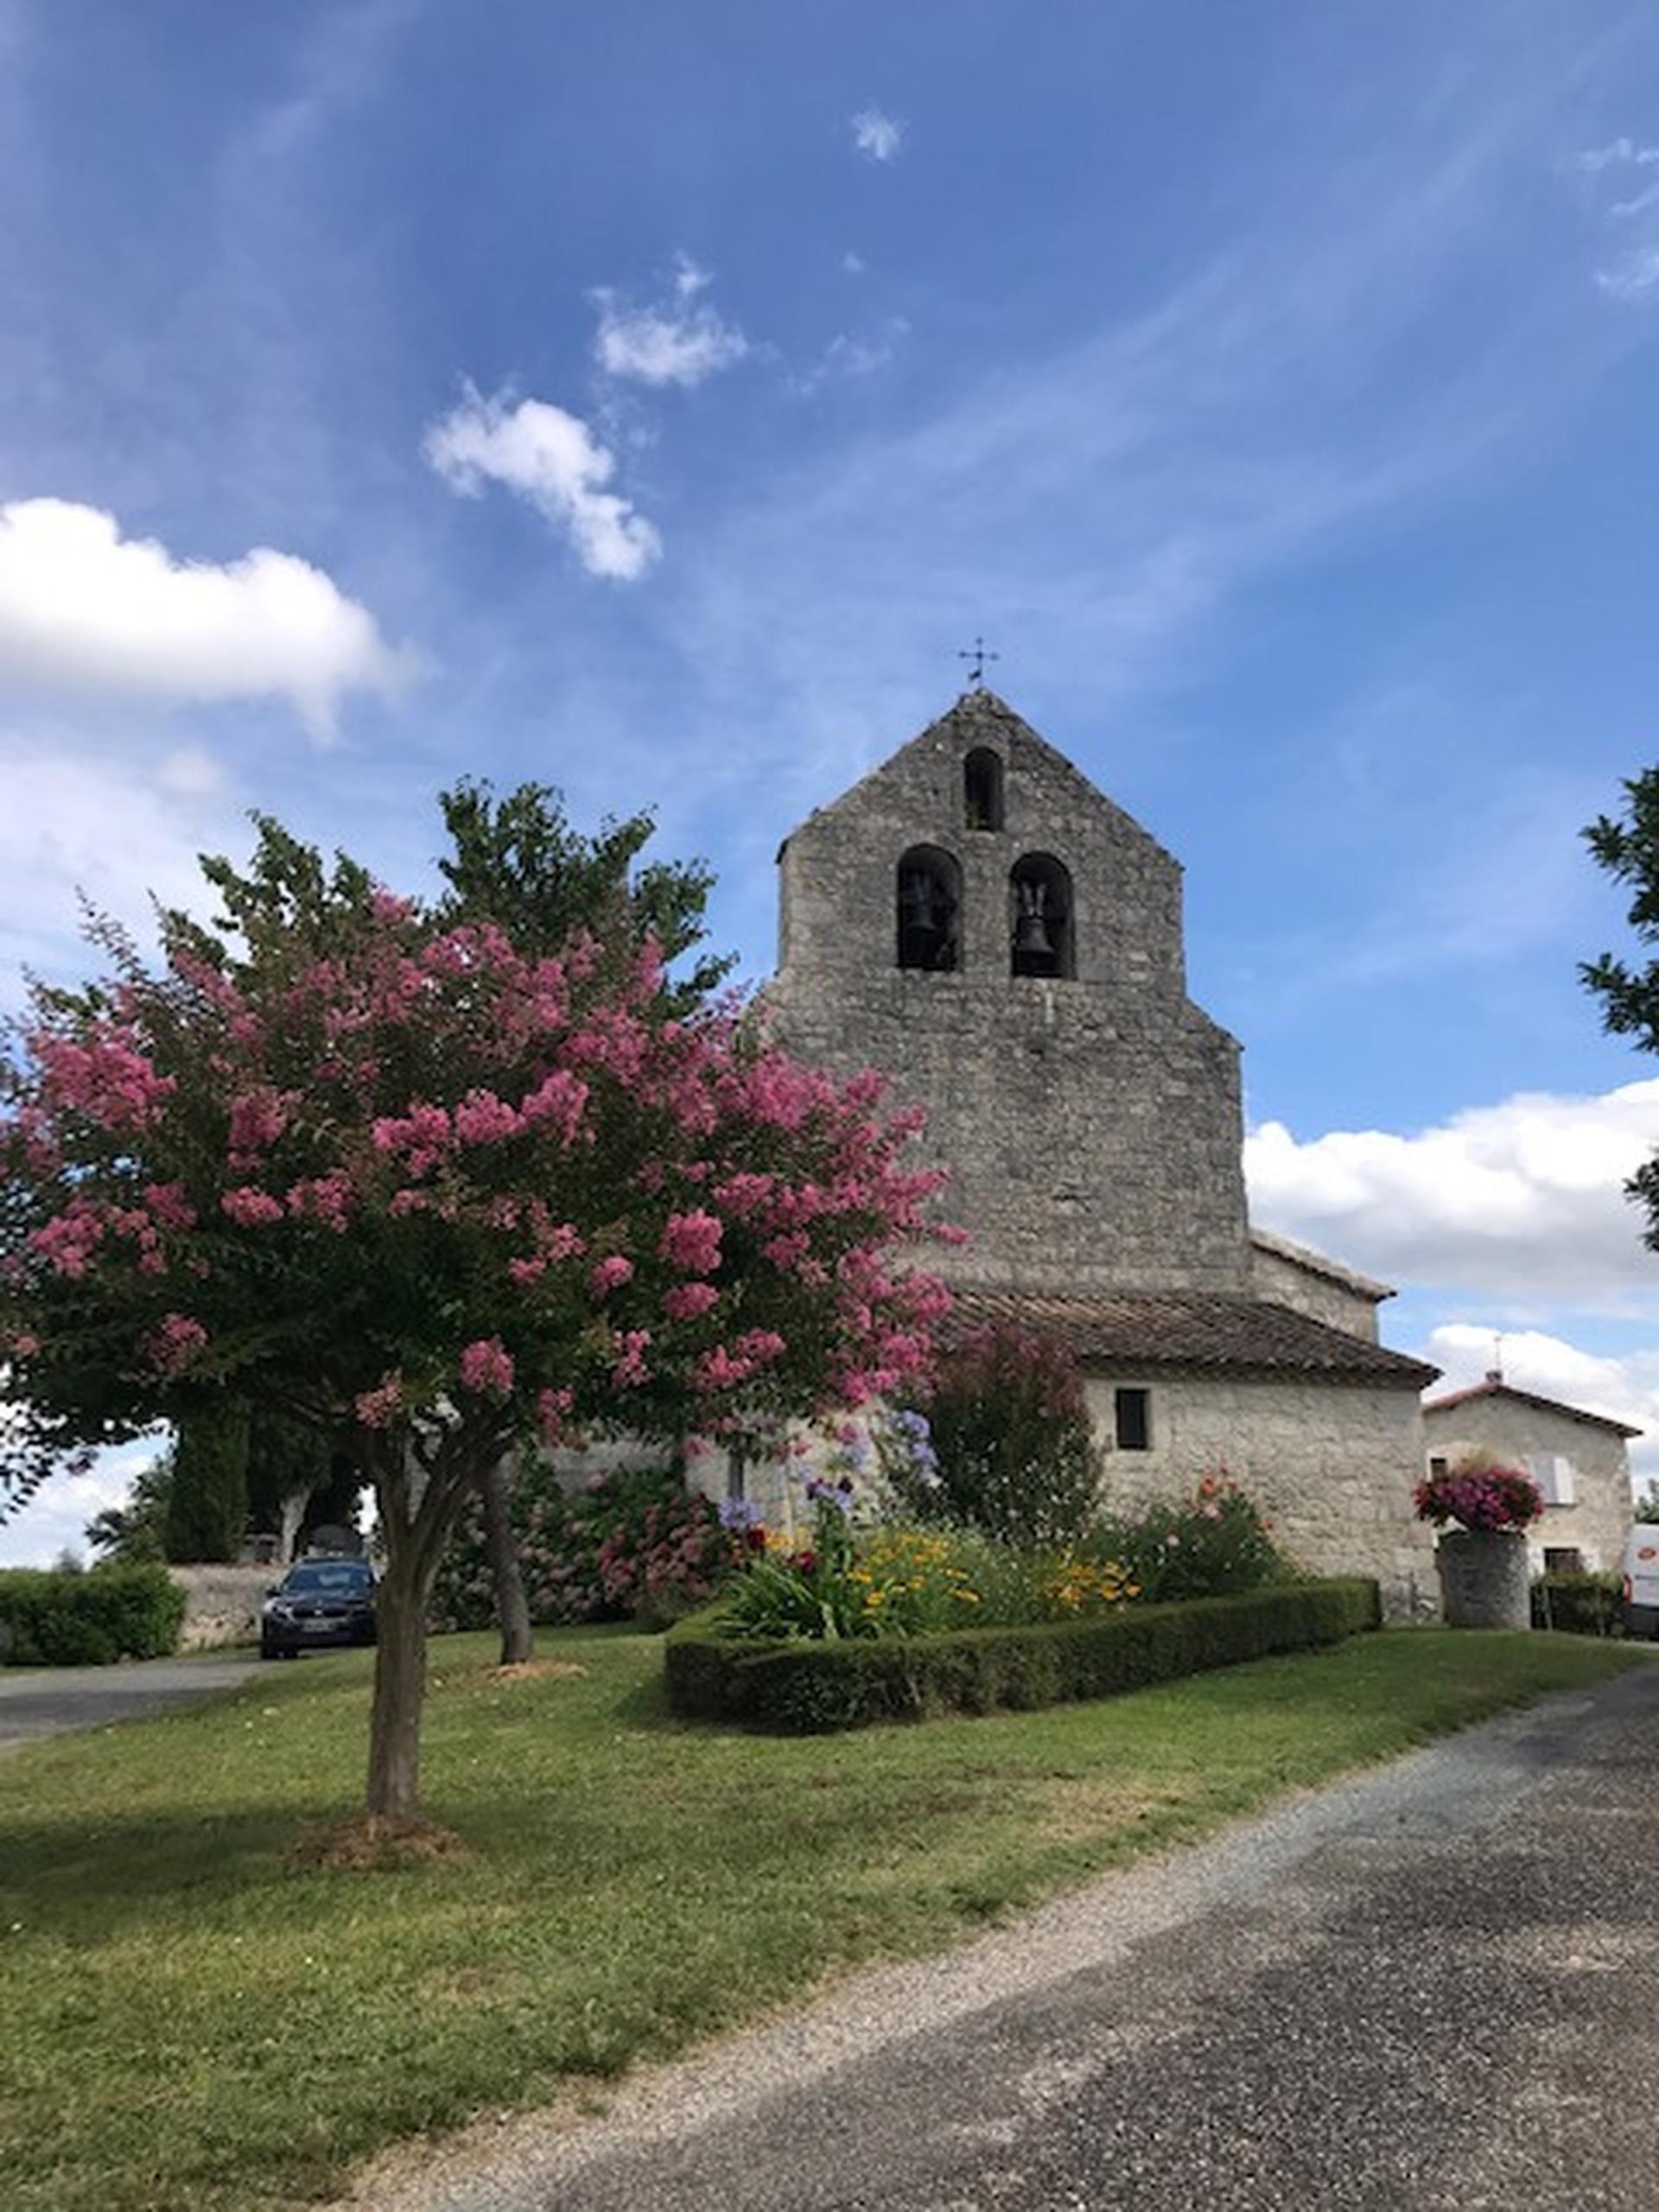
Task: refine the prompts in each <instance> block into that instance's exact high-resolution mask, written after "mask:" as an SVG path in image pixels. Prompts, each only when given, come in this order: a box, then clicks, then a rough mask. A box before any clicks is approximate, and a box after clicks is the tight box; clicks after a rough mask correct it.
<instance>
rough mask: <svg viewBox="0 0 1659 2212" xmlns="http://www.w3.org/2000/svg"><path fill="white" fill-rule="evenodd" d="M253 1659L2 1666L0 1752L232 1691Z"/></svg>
mask: <svg viewBox="0 0 1659 2212" xmlns="http://www.w3.org/2000/svg"><path fill="white" fill-rule="evenodd" d="M259 1663H260V1662H259V1661H258V1660H257V1659H252V1658H249V1657H248V1656H246V1655H245V1653H240V1652H238V1653H230V1652H222V1651H200V1652H191V1653H187V1654H186V1656H184V1657H182V1658H180V1659H139V1660H129V1661H127V1662H125V1663H124V1664H123V1665H121V1666H118V1667H38V1668H36V1667H31V1668H21V1667H20V1668H0V1753H3V1752H5V1751H15V1750H16V1747H17V1746H18V1745H19V1744H27V1743H29V1742H32V1741H33V1740H34V1738H35V1737H37V1736H58V1735H61V1734H62V1733H63V1732H65V1731H66V1730H67V1729H70V1728H102V1727H104V1726H106V1725H107V1724H108V1723H109V1722H110V1721H111V1720H128V1719H132V1718H133V1717H134V1716H135V1715H136V1714H138V1713H161V1712H164V1711H165V1710H166V1708H167V1707H168V1706H170V1705H181V1704H184V1703H186V1702H188V1700H190V1699H193V1698H198V1697H206V1696H207V1694H209V1692H210V1691H213V1690H223V1689H230V1688H232V1687H233V1686H234V1685H235V1684H236V1683H238V1682H239V1681H245V1679H246V1677H247V1676H248V1675H251V1674H253V1673H254V1672H256V1671H257V1668H258V1666H259Z"/></svg>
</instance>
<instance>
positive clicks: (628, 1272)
mask: <svg viewBox="0 0 1659 2212" xmlns="http://www.w3.org/2000/svg"><path fill="white" fill-rule="evenodd" d="M632 1280H633V1262H632V1260H626V1259H624V1258H623V1256H622V1255H621V1253H620V1252H609V1253H607V1255H606V1256H605V1257H604V1258H603V1259H602V1260H601V1261H599V1262H596V1264H595V1265H594V1268H593V1270H592V1272H591V1273H590V1274H589V1275H588V1282H589V1283H590V1284H591V1285H592V1287H593V1293H594V1297H595V1298H608V1297H609V1296H610V1294H611V1293H612V1292H613V1290H620V1288H621V1287H622V1285H623V1284H624V1283H625V1282H632Z"/></svg>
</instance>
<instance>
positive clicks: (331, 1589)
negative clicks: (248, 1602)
mask: <svg viewBox="0 0 1659 2212" xmlns="http://www.w3.org/2000/svg"><path fill="white" fill-rule="evenodd" d="M373 1642H374V1573H373V1570H372V1568H371V1567H369V1565H368V1563H367V1562H366V1560H360V1559H302V1560H300V1561H299V1563H298V1564H297V1565H296V1566H294V1567H289V1570H288V1573H286V1574H285V1575H284V1576H283V1579H282V1580H281V1581H280V1582H278V1583H277V1584H276V1585H275V1586H274V1587H273V1588H272V1590H271V1591H270V1595H269V1596H268V1597H267V1598H266V1599H265V1602H264V1609H263V1611H261V1613H260V1616H259V1656H260V1657H261V1658H262V1659H292V1658H295V1657H296V1656H298V1654H299V1653H300V1652H302V1651H315V1650H321V1649H326V1648H327V1646H328V1645H329V1644H331V1643H373Z"/></svg>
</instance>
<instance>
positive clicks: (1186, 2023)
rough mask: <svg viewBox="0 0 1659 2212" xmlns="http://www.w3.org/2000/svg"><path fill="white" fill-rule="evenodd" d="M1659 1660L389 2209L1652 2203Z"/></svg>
mask: <svg viewBox="0 0 1659 2212" xmlns="http://www.w3.org/2000/svg"><path fill="white" fill-rule="evenodd" d="M1656 2114H1659V1665H1656V1666H1653V1667H1644V1668H1642V1669H1636V1670H1633V1671H1632V1672H1631V1673H1630V1674H1628V1675H1624V1676H1622V1677H1620V1678H1618V1680H1616V1681H1613V1682H1612V1683H1610V1684H1608V1685H1606V1686H1605V1688H1602V1689H1600V1690H1598V1691H1596V1692H1595V1693H1593V1694H1592V1695H1590V1696H1586V1697H1574V1698H1572V1699H1558V1700H1552V1701H1551V1702H1550V1703H1549V1704H1548V1705H1546V1706H1542V1707H1537V1708H1535V1710H1534V1711H1533V1712H1531V1713H1525V1714H1522V1715H1519V1716H1516V1717H1514V1718H1512V1719H1507V1720H1503V1721H1499V1722H1497V1723H1494V1724H1491V1725H1490V1726H1486V1727H1484V1728H1480V1729H1477V1730H1473V1731H1471V1732H1469V1733H1468V1734H1466V1735H1464V1736H1461V1737H1458V1738H1453V1739H1452V1740H1451V1741H1450V1742H1448V1743H1446V1744H1445V1745H1439V1746H1436V1747H1434V1748H1433V1749H1431V1750H1428V1751H1422V1752H1418V1753H1415V1754H1414V1755H1413V1756H1412V1757H1410V1758H1407V1759H1404V1760H1401V1761H1399V1762H1397V1763H1396V1764H1394V1765H1392V1766H1390V1767H1387V1768H1384V1769H1383V1770H1378V1771H1376V1772H1375V1773H1372V1774H1370V1775H1367V1776H1364V1777H1360V1778H1359V1779H1358V1780H1357V1781H1355V1782H1352V1783H1344V1784H1341V1785H1338V1787H1336V1788H1334V1789H1327V1790H1324V1791H1321V1792H1319V1793H1317V1794H1316V1795H1313V1796H1307V1797H1305V1798H1302V1799H1300V1800H1299V1801H1297V1802H1294V1803H1292V1804H1290V1805H1288V1806H1286V1807H1283V1808H1281V1809H1280V1810H1278V1811H1277V1812H1275V1813H1274V1814H1271V1815H1268V1816H1267V1817H1266V1818H1265V1819H1262V1820H1261V1821H1253V1822H1250V1823H1248V1824H1245V1825H1243V1826H1241V1827H1237V1828H1235V1829H1233V1830H1231V1831H1230V1832H1229V1834H1226V1835H1225V1836H1224V1837H1222V1838H1219V1839H1217V1840H1215V1841H1213V1842H1211V1843H1209V1844H1206V1845H1203V1846H1200V1847H1197V1848H1195V1849H1192V1850H1188V1851H1185V1852H1177V1853H1171V1854H1167V1855H1166V1856H1165V1857H1163V1858H1162V1859H1160V1860H1158V1861H1155V1862H1148V1863H1146V1864H1143V1865H1142V1866H1139V1867H1137V1868H1135V1869H1131V1870H1130V1871H1128V1872H1126V1873H1124V1874H1122V1875H1118V1876H1114V1877H1112V1878H1109V1879H1107V1880H1106V1881H1104V1882H1102V1883H1100V1884H1098V1885H1096V1886H1095V1887H1094V1888H1092V1889H1091V1890H1090V1891H1087V1892H1085V1893H1084V1894H1083V1895H1082V1896H1080V1897H1072V1898H1070V1899H1067V1900H1064V1901H1062V1902H1060V1903H1058V1904H1055V1905H1052V1906H1050V1907H1047V1908H1046V1909H1045V1910H1043V1911H1042V1912H1040V1913H1039V1914H1036V1915H1034V1916H1032V1918H1030V1919H1029V1920H1027V1921H1026V1922H1024V1923H1021V1924H1020V1926H1018V1927H1016V1928H1013V1929H1007V1930H1004V1931H1000V1932H998V1933H997V1934H995V1935H993V1936H988V1937H987V1938H985V1939H984V1940H983V1941H982V1942H978V1943H976V1944H975V1945H973V1946H972V1947H971V1948H969V1949H967V1950H965V1951H963V1952H959V1953H957V1954H956V1955H953V1956H952V1957H950V1959H947V1960H944V1961H936V1962H934V1963H933V1964H931V1965H927V1966H918V1967H903V1968H896V1969H884V1970H882V1971H881V1972H879V1973H876V1974H869V1975H866V1976H863V1977H861V1978H860V1979H859V1980H857V1981H856V1982H855V1983H853V1984H850V1985H849V1986H847V1987H846V1988H845V1989H843V1990H842V1992H841V1993H839V1994H838V1995H836V1996H835V1997H834V1998H832V1999H828V2000H826V2001H824V2002H823V2003H822V2004H820V2005H817V2006H816V2007H814V2008H813V2010H812V2011H811V2012H808V2013H806V2014H804V2015H800V2016H798V2017H797V2018H795V2019H793V2020H791V2021H789V2022H786V2023H785V2024H782V2025H781V2026H779V2027H778V2028H776V2029H773V2030H770V2031H765V2032H763V2033H760V2034H759V2035H754V2036H750V2037H743V2038H741V2039H737V2040H734V2041H733V2042H730V2043H728V2044H722V2045H721V2046H720V2047H719V2048H718V2049H717V2050H714V2051H711V2052H709V2053H708V2054H706V2055H704V2056H702V2058H700V2059H694V2060H692V2061H690V2062H689V2063H684V2064H681V2065H678V2066H676V2067H674V2068H672V2069H665V2070H664V2071H663V2072H660V2073H658V2075H655V2076H653V2077H652V2078H651V2079H649V2080H647V2081H646V2082H643V2083H642V2084H641V2085H640V2086H639V2087H638V2088H634V2089H631V2090H629V2091H627V2092H626V2093H624V2094H621V2095H620V2096H619V2097H618V2099H617V2100H616V2102H615V2104H614V2105H613V2108H612V2111H611V2113H610V2114H609V2115H608V2117H607V2118H606V2119H604V2120H601V2121H598V2122H594V2123H589V2124H587V2125H585V2126H579V2127H576V2128H575V2129H574V2130H572V2129H568V2128H567V2129H565V2130H564V2131H563V2132H561V2131H559V2130H556V2128H555V2127H554V2126H552V2125H551V2124H550V2122H549V2121H548V2120H546V2119H545V2118H544V2119H543V2120H541V2121H539V2122H538V2121H537V2120H535V2119H533V2118H531V2119H528V2120H518V2121H512V2122H508V2123H505V2124H503V2125H502V2126H499V2127H498V2128H497V2129H496V2130H494V2131H493V2133H484V2132H480V2133H476V2134H475V2135H474V2137H473V2138H471V2139H469V2140H467V2141H465V2142H462V2143H459V2144H457V2145H454V2147H453V2148H452V2149H450V2150H448V2151H447V2152H443V2153H442V2154H441V2155H437V2156H434V2155H433V2154H432V2153H431V2152H424V2153H423V2155H422V2158H421V2159H420V2161H419V2162H418V2163H417V2162H416V2161H415V2160H413V2159H410V2160H408V2161H407V2162H406V2163H405V2164H404V2165H403V2166H402V2167H401V2168H400V2166H399V2165H398V2164H397V2161H396V2160H395V2159H394V2160H393V2161H392V2162H391V2163H390V2164H388V2166H387V2167H385V2168H384V2169H382V2170H381V2172H380V2174H379V2175H378V2177H375V2178H374V2179H373V2180H372V2181H365V2184H364V2187H363V2190H362V2191H361V2193H360V2195H359V2197H358V2198H357V2199H356V2200H354V2202H356V2203H358V2204H359V2205H367V2206H372V2207H373V2208H374V2212H876V2208H880V2212H1083V2208H1088V2212H1096V2208H1111V2209H1112V2212H1175V2208H1180V2209H1181V2212H1187V2208H1190V2207H1192V2206H1194V2205H1199V2206H1203V2207H1204V2208H1205V2212H1325V2208H1330V2212H1338V2208H1340V2212H1452V2208H1456V2212H1499V2209H1500V2208H1502V2212H1511V2208H1514V2207H1517V2206H1520V2207H1524V2208H1525V2212H1592V2209H1593V2208H1597V2207H1602V2206H1605V2207H1608V2208H1610V2209H1611V2208H1613V2207H1618V2212H1644V2208H1651V2207H1655V2206H1659V2120H1656Z"/></svg>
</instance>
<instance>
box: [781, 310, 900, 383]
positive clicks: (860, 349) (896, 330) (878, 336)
mask: <svg viewBox="0 0 1659 2212" xmlns="http://www.w3.org/2000/svg"><path fill="white" fill-rule="evenodd" d="M909 328H910V324H909V323H908V321H906V318H905V317H904V316H903V315H893V316H891V317H890V318H889V319H888V321H887V322H885V323H884V324H883V325H882V327H881V328H880V331H876V332H870V331H866V332H864V333H862V334H857V335H855V334H853V333H851V332H849V331H844V330H843V331H837V332H836V335H835V336H834V337H833V338H832V339H831V340H829V344H828V345H827V346H825V347H824V349H823V353H821V354H820V355H819V356H818V359H817V361H816V362H815V363H814V364H813V365H812V366H811V367H810V369H809V370H807V372H805V374H804V376H800V377H798V378H795V389H796V391H799V392H803V393H806V394H810V393H812V392H815V391H818V390H819V389H820V387H821V386H823V385H826V384H837V383H841V382H843V381H844V380H846V379H847V378H856V377H868V376H874V375H875V373H876V372H877V371H878V370H880V369H885V368H887V366H888V365H890V364H891V362H892V360H893V354H894V353H895V352H896V351H897V349H898V346H899V343H900V341H901V340H903V339H904V337H905V336H906V333H907V332H908V331H909Z"/></svg>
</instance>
